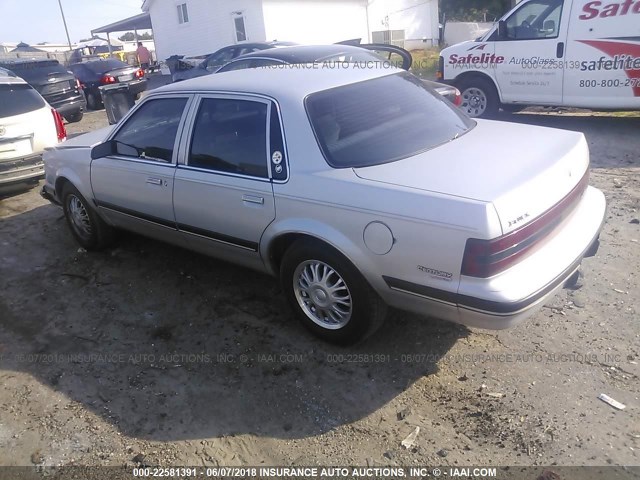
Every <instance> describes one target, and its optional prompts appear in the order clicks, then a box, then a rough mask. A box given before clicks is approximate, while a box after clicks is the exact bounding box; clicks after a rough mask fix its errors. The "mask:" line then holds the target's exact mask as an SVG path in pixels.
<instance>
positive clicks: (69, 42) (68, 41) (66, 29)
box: [58, 0, 73, 51]
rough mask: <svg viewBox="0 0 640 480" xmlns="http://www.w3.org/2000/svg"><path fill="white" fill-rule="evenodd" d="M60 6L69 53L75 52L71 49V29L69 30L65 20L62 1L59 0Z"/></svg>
mask: <svg viewBox="0 0 640 480" xmlns="http://www.w3.org/2000/svg"><path fill="white" fill-rule="evenodd" d="M58 5H60V14H61V15H62V23H64V31H65V33H66V34H67V43H68V44H69V51H71V50H73V49H72V48H71V39H70V38H69V29H68V28H67V21H66V20H65V18H64V10H62V0H58Z"/></svg>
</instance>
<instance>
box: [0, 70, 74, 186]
mask: <svg viewBox="0 0 640 480" xmlns="http://www.w3.org/2000/svg"><path fill="white" fill-rule="evenodd" d="M66 136H67V134H66V130H65V128H64V123H63V120H62V117H61V116H60V114H59V113H58V112H57V111H56V110H55V109H53V108H51V106H50V105H48V104H47V102H46V101H45V100H44V98H42V96H41V95H40V94H39V93H38V92H37V91H36V90H35V89H34V88H33V87H32V86H31V85H29V84H28V83H27V82H25V81H24V80H23V79H21V78H17V77H14V76H10V75H9V74H4V73H2V72H0V195H5V194H7V193H11V192H13V191H14V190H18V189H23V188H24V187H25V186H29V185H31V186H32V185H34V184H37V183H38V181H39V180H40V179H41V178H42V177H43V175H44V164H43V162H42V152H43V150H44V149H45V148H47V147H52V146H54V145H57V144H58V142H61V141H63V140H64V139H65V138H66Z"/></svg>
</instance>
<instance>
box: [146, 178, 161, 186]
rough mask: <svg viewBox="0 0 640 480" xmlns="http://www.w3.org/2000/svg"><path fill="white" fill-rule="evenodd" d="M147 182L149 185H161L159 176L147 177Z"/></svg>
mask: <svg viewBox="0 0 640 480" xmlns="http://www.w3.org/2000/svg"><path fill="white" fill-rule="evenodd" d="M147 183H148V184H150V185H162V179H161V178H151V177H150V178H147Z"/></svg>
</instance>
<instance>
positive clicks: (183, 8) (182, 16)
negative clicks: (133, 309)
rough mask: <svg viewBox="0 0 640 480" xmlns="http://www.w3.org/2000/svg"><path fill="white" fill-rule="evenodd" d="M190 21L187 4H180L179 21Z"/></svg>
mask: <svg viewBox="0 0 640 480" xmlns="http://www.w3.org/2000/svg"><path fill="white" fill-rule="evenodd" d="M188 21H189V12H188V11H187V4H186V3H181V4H180V5H178V23H181V24H182V23H187V22H188Z"/></svg>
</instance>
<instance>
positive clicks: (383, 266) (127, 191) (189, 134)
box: [43, 66, 605, 343]
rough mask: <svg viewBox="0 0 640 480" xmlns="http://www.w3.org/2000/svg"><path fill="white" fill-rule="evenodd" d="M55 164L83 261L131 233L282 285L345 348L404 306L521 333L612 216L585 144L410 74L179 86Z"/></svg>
mask: <svg viewBox="0 0 640 480" xmlns="http://www.w3.org/2000/svg"><path fill="white" fill-rule="evenodd" d="M516 158H517V161H514V159H516ZM45 164H46V183H45V186H44V188H43V195H44V197H45V198H48V199H50V200H51V201H53V202H54V203H55V202H57V203H60V204H62V207H63V209H64V213H65V216H66V219H67V223H68V225H69V227H70V230H71V232H72V234H73V235H74V236H75V238H76V240H77V241H78V242H79V243H80V245H82V246H83V247H84V248H86V249H88V250H96V249H100V248H104V247H106V246H108V245H109V244H110V241H111V240H112V238H113V234H114V229H116V228H122V229H127V230H131V231H133V232H137V233H140V234H143V235H148V236H150V237H153V238H157V239H160V240H164V241H167V242H170V243H173V244H175V245H178V246H181V247H185V248H189V249H193V250H196V251H199V252H202V253H205V254H209V255H212V256H214V257H218V258H220V259H223V260H225V261H231V262H235V263H237V264H239V265H243V266H245V267H250V268H254V269H256V270H259V271H262V272H267V273H269V274H272V275H274V276H277V277H279V278H280V279H281V281H282V286H283V290H284V294H285V295H286V297H287V298H288V300H289V302H290V304H291V306H292V308H293V309H294V311H295V312H296V315H297V316H298V318H300V320H301V321H302V322H303V323H304V324H305V325H306V326H307V327H308V328H309V329H310V330H311V331H313V332H314V333H315V334H317V335H319V336H321V337H322V338H324V339H326V340H329V341H333V342H341V343H346V342H352V341H355V340H357V339H360V338H362V337H363V336H365V335H366V334H367V333H369V332H371V331H373V330H374V329H375V327H377V326H378V325H379V324H380V322H381V321H382V320H383V319H384V316H385V309H386V305H391V306H394V307H397V308H400V309H404V310H410V311H414V312H419V313H423V314H429V315H433V316H437V317H441V318H444V319H447V320H450V321H453V322H459V323H462V324H465V325H471V326H476V327H484V328H489V329H501V328H506V327H509V326H511V325H514V324H515V323H517V322H519V321H521V320H523V319H525V318H527V317H529V316H531V315H532V313H533V312H534V311H536V309H537V308H540V307H541V306H542V305H543V304H544V303H545V302H547V301H548V299H549V297H551V296H552V295H553V294H554V293H555V292H556V291H557V290H558V289H560V288H561V287H562V286H563V285H564V284H565V282H567V281H568V280H569V281H570V280H571V279H573V278H575V275H576V274H577V271H578V268H579V266H580V263H581V262H582V259H583V257H585V256H590V255H593V254H594V253H595V251H596V250H597V247H598V237H599V232H600V229H601V225H602V222H603V219H604V214H605V199H604V195H603V194H602V192H600V191H599V190H596V189H595V188H592V187H589V186H588V183H589V152H588V147H587V143H586V141H585V138H584V136H583V135H582V134H581V133H577V132H569V131H564V130H555V129H549V128H542V127H535V126H530V125H520V124H512V123H501V122H492V121H484V120H478V121H474V120H472V119H470V118H469V117H467V116H466V115H465V114H464V113H462V112H461V111H460V110H459V109H456V108H455V107H453V106H452V105H451V103H450V102H448V101H446V100H445V99H444V98H442V96H440V95H438V94H437V93H435V92H433V90H431V89H429V88H427V87H425V86H424V84H423V83H422V82H421V81H420V80H419V79H418V78H416V77H415V76H413V75H412V74H410V73H408V72H405V71H402V70H398V69H394V68H354V67H353V66H352V67H348V68H341V69H317V70H311V69H307V68H282V69H273V70H271V69H252V70H245V71H236V72H228V73H226V74H224V75H210V76H208V77H202V78H198V79H193V80H190V81H186V82H181V83H177V84H170V85H167V86H165V87H161V88H159V89H156V90H153V91H151V92H150V93H149V94H148V95H146V96H145V98H144V99H143V100H142V101H141V102H139V103H138V105H136V106H135V107H134V108H133V109H132V110H131V111H130V112H129V113H128V115H127V116H126V117H124V118H123V119H122V121H121V122H120V123H118V124H117V125H116V126H114V127H113V128H107V129H105V130H100V131H96V132H92V133H89V134H86V135H84V136H79V137H76V138H74V139H72V140H70V141H67V142H66V144H63V145H60V146H58V147H57V148H55V149H51V150H48V151H47V152H46V153H45ZM211 268H215V266H214V265H212V267H211Z"/></svg>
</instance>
